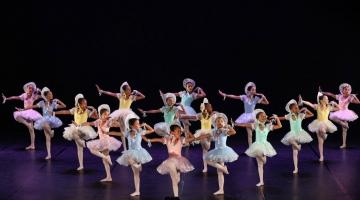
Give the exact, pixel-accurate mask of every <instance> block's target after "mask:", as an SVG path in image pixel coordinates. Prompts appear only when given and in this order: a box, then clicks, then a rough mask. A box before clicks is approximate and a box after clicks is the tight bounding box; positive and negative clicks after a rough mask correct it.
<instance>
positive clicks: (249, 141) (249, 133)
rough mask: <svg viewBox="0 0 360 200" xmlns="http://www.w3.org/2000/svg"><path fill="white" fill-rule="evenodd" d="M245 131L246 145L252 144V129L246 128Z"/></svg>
mask: <svg viewBox="0 0 360 200" xmlns="http://www.w3.org/2000/svg"><path fill="white" fill-rule="evenodd" d="M246 132H247V139H248V146H250V145H251V144H252V129H251V128H246Z"/></svg>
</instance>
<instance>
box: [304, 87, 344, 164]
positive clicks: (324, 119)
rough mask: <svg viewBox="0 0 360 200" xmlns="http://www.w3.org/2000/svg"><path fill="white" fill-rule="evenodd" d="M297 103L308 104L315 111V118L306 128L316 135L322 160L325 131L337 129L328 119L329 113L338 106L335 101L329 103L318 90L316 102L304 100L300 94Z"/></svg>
mask: <svg viewBox="0 0 360 200" xmlns="http://www.w3.org/2000/svg"><path fill="white" fill-rule="evenodd" d="M299 104H300V105H302V104H305V105H307V106H310V107H311V108H313V109H314V110H316V112H317V119H315V120H314V121H313V122H311V123H310V124H309V126H308V128H309V130H310V131H311V132H313V133H316V135H317V139H318V148H319V154H320V158H319V161H320V162H322V161H324V141H325V139H326V138H327V133H333V132H335V131H336V130H337V128H336V126H335V125H334V124H333V123H332V122H331V121H330V120H329V113H330V112H331V111H337V110H339V108H338V106H337V104H336V103H335V102H331V104H329V99H328V97H327V96H326V95H324V94H323V93H321V92H318V95H317V104H312V103H310V102H308V101H304V100H302V98H301V96H300V97H299Z"/></svg>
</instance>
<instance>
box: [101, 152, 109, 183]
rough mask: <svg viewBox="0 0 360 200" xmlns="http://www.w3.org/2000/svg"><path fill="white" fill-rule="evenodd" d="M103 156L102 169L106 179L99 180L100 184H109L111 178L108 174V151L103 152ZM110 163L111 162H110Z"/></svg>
mask: <svg viewBox="0 0 360 200" xmlns="http://www.w3.org/2000/svg"><path fill="white" fill-rule="evenodd" d="M103 155H104V156H105V158H103V159H102V161H103V164H104V167H105V172H106V177H105V178H104V179H102V180H101V182H111V181H112V178H111V172H110V163H109V160H108V159H109V158H110V156H109V151H108V150H106V151H103ZM110 161H111V160H110Z"/></svg>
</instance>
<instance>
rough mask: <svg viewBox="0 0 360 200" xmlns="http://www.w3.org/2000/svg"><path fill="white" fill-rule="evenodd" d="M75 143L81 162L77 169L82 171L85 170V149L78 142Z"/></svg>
mask: <svg viewBox="0 0 360 200" xmlns="http://www.w3.org/2000/svg"><path fill="white" fill-rule="evenodd" d="M75 143H76V149H77V156H78V160H79V167H78V168H77V170H78V171H80V170H83V169H84V148H83V147H82V146H81V145H79V144H78V143H77V142H75Z"/></svg>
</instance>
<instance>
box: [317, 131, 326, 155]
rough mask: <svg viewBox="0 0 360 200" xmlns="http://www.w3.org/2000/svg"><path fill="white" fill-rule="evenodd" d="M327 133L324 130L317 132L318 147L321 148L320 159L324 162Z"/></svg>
mask: <svg viewBox="0 0 360 200" xmlns="http://www.w3.org/2000/svg"><path fill="white" fill-rule="evenodd" d="M325 134H326V133H324V132H323V131H319V132H318V133H317V138H318V148H319V154H320V158H319V161H320V162H322V161H324V138H325Z"/></svg>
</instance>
